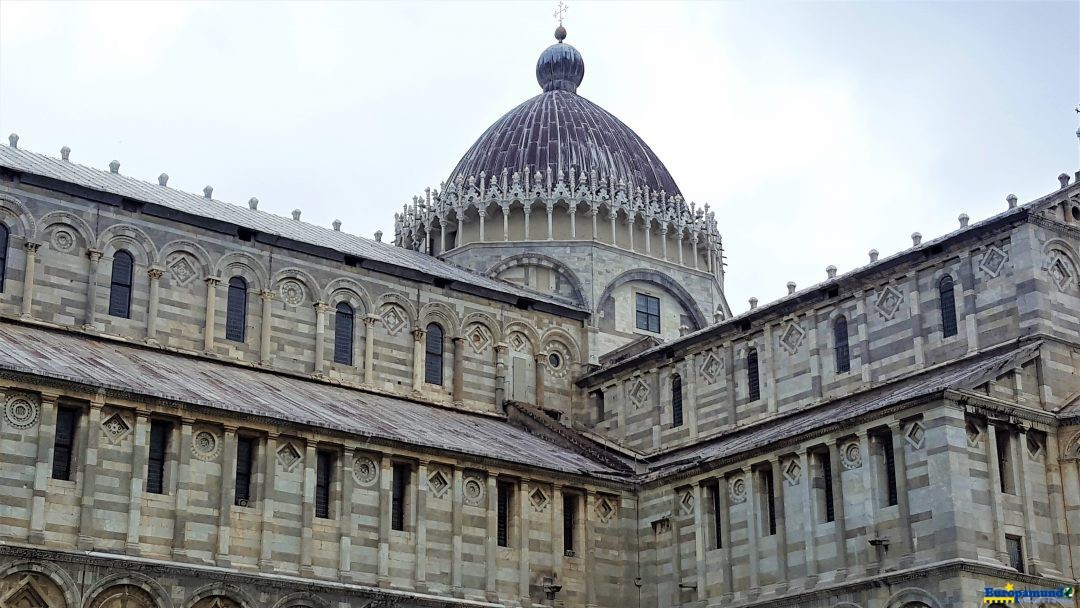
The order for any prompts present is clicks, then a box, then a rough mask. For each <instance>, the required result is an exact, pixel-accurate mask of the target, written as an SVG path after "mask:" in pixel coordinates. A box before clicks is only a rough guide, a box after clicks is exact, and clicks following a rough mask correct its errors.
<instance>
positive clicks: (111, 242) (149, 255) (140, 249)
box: [97, 224, 158, 266]
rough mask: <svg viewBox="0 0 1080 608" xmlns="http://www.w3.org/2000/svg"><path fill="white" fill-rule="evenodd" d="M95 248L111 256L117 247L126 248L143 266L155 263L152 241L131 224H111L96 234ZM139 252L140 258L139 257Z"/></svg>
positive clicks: (156, 253)
mask: <svg viewBox="0 0 1080 608" xmlns="http://www.w3.org/2000/svg"><path fill="white" fill-rule="evenodd" d="M97 249H98V250H99V251H101V252H102V253H104V254H105V256H107V257H111V256H112V254H113V253H114V252H115V251H116V250H118V249H127V250H128V251H129V252H131V254H132V255H134V256H135V262H136V263H141V264H142V265H143V266H152V265H153V264H156V263H157V260H158V249H157V246H156V245H154V241H152V240H150V237H148V236H146V233H145V232H143V231H142V230H141V229H139V228H137V227H135V226H132V225H131V224H113V225H112V226H109V227H108V228H106V229H105V230H103V231H102V232H101V234H99V235H98V240H97ZM140 254H141V255H142V259H139V256H140Z"/></svg>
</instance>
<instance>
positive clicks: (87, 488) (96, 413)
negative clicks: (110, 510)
mask: <svg viewBox="0 0 1080 608" xmlns="http://www.w3.org/2000/svg"><path fill="white" fill-rule="evenodd" d="M102 405H104V401H103V399H102V397H100V396H95V399H94V400H93V401H91V402H90V414H89V416H88V417H87V420H86V435H85V436H84V437H85V438H86V439H85V443H84V445H85V446H86V451H85V452H84V454H85V458H84V461H85V464H84V465H83V478H82V488H81V490H82V493H81V495H80V501H79V536H78V541H77V543H76V547H77V548H78V549H79V550H80V551H89V550H91V549H93V548H94V541H95V540H96V539H97V533H96V530H97V529H96V527H95V526H94V494H95V491H96V489H97V469H98V443H99V441H100V438H101V406H102Z"/></svg>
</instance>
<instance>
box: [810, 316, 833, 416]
mask: <svg viewBox="0 0 1080 608" xmlns="http://www.w3.org/2000/svg"><path fill="white" fill-rule="evenodd" d="M808 318H809V319H810V335H809V336H807V344H808V345H809V346H810V353H809V354H810V394H811V396H812V397H813V398H814V399H821V397H822V396H823V394H824V389H823V387H822V378H821V374H822V371H821V351H822V350H825V349H827V348H828V341H827V340H825V341H824V342H825V344H822V343H821V342H820V341H819V340H818V338H820V335H819V334H818V330H817V326H818V319H817V314H815V313H813V312H811V313H810V314H809V315H808ZM834 369H835V366H834Z"/></svg>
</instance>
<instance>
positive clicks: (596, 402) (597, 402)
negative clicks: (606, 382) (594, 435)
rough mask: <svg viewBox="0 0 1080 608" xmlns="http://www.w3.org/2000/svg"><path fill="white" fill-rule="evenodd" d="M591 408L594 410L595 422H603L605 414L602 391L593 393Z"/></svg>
mask: <svg viewBox="0 0 1080 608" xmlns="http://www.w3.org/2000/svg"><path fill="white" fill-rule="evenodd" d="M591 394H592V398H593V406H594V407H595V408H596V421H597V422H603V421H604V418H605V414H606V412H605V411H604V391H602V390H601V391H593V392H592V393H591Z"/></svg>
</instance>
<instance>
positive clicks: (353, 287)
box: [323, 277, 371, 314]
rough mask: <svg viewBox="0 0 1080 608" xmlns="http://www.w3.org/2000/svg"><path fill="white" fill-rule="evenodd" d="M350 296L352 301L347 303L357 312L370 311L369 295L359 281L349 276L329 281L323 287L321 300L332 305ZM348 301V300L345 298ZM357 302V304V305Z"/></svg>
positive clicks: (364, 312)
mask: <svg viewBox="0 0 1080 608" xmlns="http://www.w3.org/2000/svg"><path fill="white" fill-rule="evenodd" d="M347 296H351V298H352V299H353V300H354V301H350V302H349V303H350V304H351V305H352V307H353V308H355V309H356V312H357V314H367V313H369V312H371V296H370V295H368V292H367V290H366V289H364V287H363V286H362V285H360V283H359V282H357V281H356V280H354V279H351V278H349V277H338V278H336V279H334V280H332V281H330V282H329V283H328V284H327V285H326V288H325V289H323V300H324V301H325V302H326V303H327V304H329V305H330V306H331V307H333V306H334V305H335V304H337V303H338V302H340V301H342V300H345V299H346V297H347ZM346 301H348V300H346ZM357 304H359V306H357Z"/></svg>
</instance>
